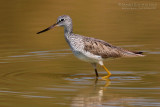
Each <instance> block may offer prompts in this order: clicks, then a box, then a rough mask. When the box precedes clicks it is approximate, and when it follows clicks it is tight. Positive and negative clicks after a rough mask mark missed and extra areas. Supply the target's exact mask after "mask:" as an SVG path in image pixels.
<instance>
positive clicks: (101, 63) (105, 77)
mask: <svg viewBox="0 0 160 107" xmlns="http://www.w3.org/2000/svg"><path fill="white" fill-rule="evenodd" d="M99 64H100V65H101V66H102V67H103V68H104V69H105V71H106V72H107V73H108V75H107V76H104V77H102V78H103V79H107V78H109V77H110V76H111V72H110V71H109V70H108V69H107V68H106V67H105V66H104V64H103V62H102V61H101V62H99Z"/></svg>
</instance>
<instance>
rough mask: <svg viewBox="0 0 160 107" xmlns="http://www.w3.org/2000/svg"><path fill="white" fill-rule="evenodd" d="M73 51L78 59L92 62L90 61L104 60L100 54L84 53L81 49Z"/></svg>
mask: <svg viewBox="0 0 160 107" xmlns="http://www.w3.org/2000/svg"><path fill="white" fill-rule="evenodd" d="M73 53H74V55H75V56H76V57H77V58H78V59H80V60H82V61H86V62H90V63H97V62H99V61H101V60H102V58H101V57H100V56H97V55H93V54H91V53H89V52H86V53H82V52H79V51H73Z"/></svg>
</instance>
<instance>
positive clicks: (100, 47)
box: [84, 37, 125, 58]
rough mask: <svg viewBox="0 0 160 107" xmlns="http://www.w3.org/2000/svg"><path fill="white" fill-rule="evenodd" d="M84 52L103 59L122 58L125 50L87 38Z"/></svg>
mask: <svg viewBox="0 0 160 107" xmlns="http://www.w3.org/2000/svg"><path fill="white" fill-rule="evenodd" d="M84 50H85V51H88V52H90V53H92V54H94V55H99V56H101V57H102V58H109V57H114V58H116V57H121V56H122V55H123V54H122V53H124V52H125V50H124V49H122V48H119V47H115V46H113V45H111V44H109V43H107V42H105V41H103V40H99V39H95V38H89V37H86V38H85V39H84Z"/></svg>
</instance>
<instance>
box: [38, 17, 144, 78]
mask: <svg viewBox="0 0 160 107" xmlns="http://www.w3.org/2000/svg"><path fill="white" fill-rule="evenodd" d="M55 26H63V27H64V35H65V39H66V41H67V43H68V44H69V46H70V47H71V49H72V51H73V53H74V55H75V56H76V57H78V58H79V59H81V60H83V61H86V62H90V63H91V64H92V65H93V67H94V69H95V73H96V77H98V72H97V69H96V65H97V64H100V65H101V66H102V67H103V68H104V69H105V71H107V73H108V75H107V76H105V77H103V78H108V77H110V75H111V73H110V72H109V70H108V69H107V68H106V67H105V66H104V64H103V60H105V59H108V58H118V57H137V56H143V55H141V54H142V52H132V51H128V50H125V49H122V48H119V47H116V46H113V45H111V44H109V43H107V42H105V41H103V40H99V39H95V38H91V37H85V36H82V35H78V34H74V33H73V31H72V19H71V18H70V17H69V16H67V15H63V16H59V17H58V20H57V22H56V23H55V24H53V25H52V26H50V27H48V28H46V29H44V30H42V31H40V32H38V33H37V34H40V33H42V32H45V31H48V30H50V29H51V28H53V27H55Z"/></svg>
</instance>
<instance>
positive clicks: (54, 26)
mask: <svg viewBox="0 0 160 107" xmlns="http://www.w3.org/2000/svg"><path fill="white" fill-rule="evenodd" d="M58 23H59V22H57V23H55V24H53V25H52V26H50V27H48V28H46V29H44V30H42V31H40V32H37V34H40V33H43V32H46V31H48V30H50V29H52V28H54V27H55V26H56V25H57V24H58Z"/></svg>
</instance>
